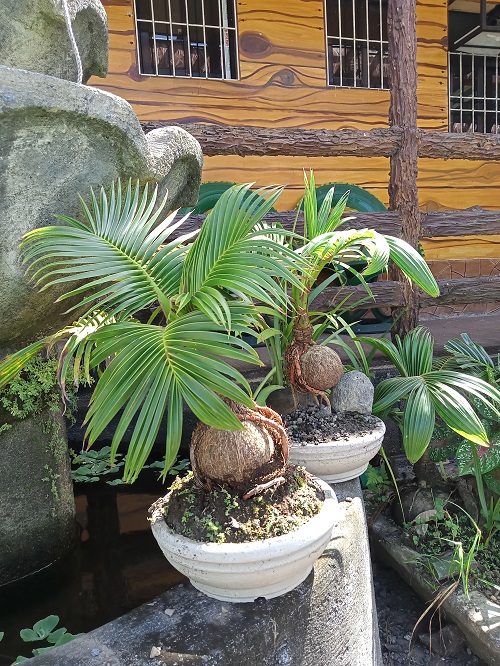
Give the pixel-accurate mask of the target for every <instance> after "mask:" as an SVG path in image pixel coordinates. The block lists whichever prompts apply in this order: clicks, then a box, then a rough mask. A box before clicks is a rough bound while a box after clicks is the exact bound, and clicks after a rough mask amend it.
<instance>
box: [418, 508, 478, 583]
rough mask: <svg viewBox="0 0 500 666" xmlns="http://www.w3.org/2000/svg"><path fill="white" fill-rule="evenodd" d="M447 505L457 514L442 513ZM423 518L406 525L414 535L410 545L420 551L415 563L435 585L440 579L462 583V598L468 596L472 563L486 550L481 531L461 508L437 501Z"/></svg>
mask: <svg viewBox="0 0 500 666" xmlns="http://www.w3.org/2000/svg"><path fill="white" fill-rule="evenodd" d="M446 504H447V505H449V506H452V507H454V508H455V509H456V510H458V514H456V515H451V514H450V513H449V512H448V511H447V510H446V509H445V505H446ZM426 514H427V515H425V516H424V517H421V518H419V517H417V518H416V519H415V520H414V521H413V522H412V523H411V524H409V525H407V529H409V530H410V532H412V533H413V536H412V540H413V543H414V545H415V546H417V547H418V549H419V558H418V562H419V563H420V564H421V565H423V566H425V567H426V568H427V570H428V571H429V572H430V573H431V574H432V575H433V577H434V578H435V580H436V581H437V582H438V583H439V582H440V581H441V580H443V579H454V580H455V584H456V586H458V585H459V584H460V583H461V585H462V589H463V590H464V592H465V594H467V595H469V581H470V578H471V575H472V570H473V563H474V561H475V560H476V558H477V557H478V555H480V553H481V550H482V549H483V547H486V544H483V542H482V532H481V530H480V529H479V527H478V525H477V524H476V522H475V521H474V520H473V518H472V516H470V514H469V513H467V511H465V510H464V509H463V508H462V507H461V506H459V505H458V504H455V503H454V502H451V501H448V502H444V500H442V499H441V498H438V497H436V498H435V510H434V511H427V512H426ZM460 516H462V517H463V520H461V519H460ZM471 532H472V533H471Z"/></svg>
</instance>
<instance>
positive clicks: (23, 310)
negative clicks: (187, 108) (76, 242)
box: [0, 0, 203, 585]
mask: <svg viewBox="0 0 500 666" xmlns="http://www.w3.org/2000/svg"><path fill="white" fill-rule="evenodd" d="M107 52H108V35H107V19H106V13H105V11H104V8H103V6H102V5H101V3H100V2H99V1H98V0H2V3H1V5H0V190H1V194H0V358H1V357H2V356H4V355H5V354H6V353H9V352H12V351H14V350H16V349H18V348H20V347H21V346H22V345H24V344H25V343H27V342H30V341H32V340H33V339H35V338H38V337H39V336H40V335H46V334H50V333H51V332H53V331H55V330H57V329H59V328H61V327H62V326H64V325H65V324H66V323H69V322H70V321H71V319H72V318H73V316H74V315H71V314H69V315H68V314H64V312H65V311H66V310H67V308H68V303H67V302H65V303H63V304H54V301H55V299H56V298H57V296H58V293H57V291H55V290H54V289H50V290H47V291H46V292H41V293H40V292H37V291H36V290H34V289H33V288H32V286H31V285H29V284H28V282H27V280H26V279H25V276H24V270H23V268H22V266H21V265H20V263H19V257H18V246H19V242H20V240H21V237H22V236H23V235H24V234H25V233H26V232H28V231H30V230H32V229H35V228H37V227H41V226H45V225H51V224H57V223H58V221H57V220H56V218H55V217H54V215H56V214H65V215H70V216H76V217H78V216H79V214H80V203H79V199H78V195H79V194H81V195H82V196H83V197H84V198H87V197H88V196H89V193H90V188H91V187H93V188H99V187H100V186H104V187H107V186H109V185H110V183H111V182H112V181H113V180H115V179H116V178H117V177H121V178H122V179H125V180H126V179H128V178H133V179H140V181H141V182H143V183H146V182H152V183H158V185H159V193H160V200H161V198H162V197H163V196H164V195H165V192H166V191H167V190H168V201H167V206H169V207H170V208H178V207H181V206H187V205H190V204H193V203H195V202H196V199H197V193H198V188H199V184H200V180H201V169H202V162H203V158H202V153H201V149H200V146H199V144H198V143H197V141H196V140H195V139H194V138H193V137H191V135H189V134H188V133H187V132H185V131H184V130H182V129H180V128H176V127H170V128H162V129H160V130H155V131H153V132H150V133H149V134H148V135H144V133H143V131H142V129H141V126H140V124H139V121H138V119H137V117H136V115H135V113H134V111H133V110H132V107H131V106H130V105H129V104H128V103H127V102H126V101H125V100H123V99H121V98H119V97H116V96H115V95H111V94H109V93H106V92H103V91H100V90H96V89H94V88H91V87H87V86H85V85H82V84H81V83H78V82H77V81H79V80H81V81H83V82H86V81H87V80H88V79H89V77H90V76H91V75H93V74H95V75H98V76H105V75H106V71H107ZM0 416H1V414H0ZM44 419H48V422H46V421H44ZM54 419H56V421H57V423H56V422H55V421H54ZM47 423H48V424H49V426H50V427H54V428H55V427H57V429H58V432H59V433H60V436H61V437H62V438H63V439H64V438H65V434H64V425H63V422H62V419H61V416H60V415H58V416H57V417H55V416H54V415H53V414H52V415H51V414H46V415H44V416H43V418H40V417H37V422H36V423H34V422H32V420H30V419H26V420H25V421H19V422H17V423H15V424H12V427H10V428H9V429H8V430H6V431H5V432H2V431H1V429H0V475H1V478H2V483H1V484H0V516H2V518H1V519H0V522H1V521H3V522H2V525H1V527H0V585H1V584H2V583H5V582H8V581H10V580H14V579H16V578H20V577H22V576H23V575H26V574H29V573H30V572H32V571H34V570H36V569H39V568H41V567H42V566H45V565H47V564H49V563H50V562H51V561H52V560H54V559H56V557H57V556H58V554H59V553H60V552H62V551H63V550H64V547H65V546H66V547H67V546H68V544H69V543H70V542H71V541H72V540H73V537H74V529H73V527H74V525H73V520H74V504H73V501H72V486H71V479H70V476H69V465H68V457H67V453H65V454H64V455H61V448H60V447H59V448H58V449H57V450H58V454H57V456H56V455H55V454H54V451H53V450H52V449H51V447H48V446H46V442H44V436H43V429H44V428H46V427H49V426H47ZM1 425H2V423H1V422H0V427H1ZM37 433H38V436H37ZM45 439H46V438H45ZM52 448H53V447H52ZM44 466H48V467H49V468H50V470H52V480H53V481H54V484H55V486H56V487H57V488H56V491H55V493H51V492H50V489H49V485H50V484H48V483H47V482H46V481H43V480H42V478H47V475H46V474H45V476H44V474H43V472H42V471H41V470H42V468H43V467H44ZM20 468H22V469H23V473H22V474H20V473H19V470H20ZM9 480H10V481H9ZM28 482H29V485H30V488H29V491H26V493H23V492H20V490H19V484H23V483H28ZM23 494H24V495H25V499H24V502H25V504H24V505H23V502H22V501H19V500H20V498H22V497H23ZM56 496H57V497H56ZM7 515H8V516H9V518H8V520H7V519H6V516H7ZM20 524H22V525H23V530H24V532H23V536H22V535H21V530H20V529H19V525H20ZM51 541H52V542H53V543H54V544H55V545H53V546H51V545H50V542H51ZM33 543H36V548H34V547H33Z"/></svg>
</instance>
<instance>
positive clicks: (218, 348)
mask: <svg viewBox="0 0 500 666" xmlns="http://www.w3.org/2000/svg"><path fill="white" fill-rule="evenodd" d="M280 191H281V190H280V189H279V188H267V189H264V190H260V191H259V192H256V193H254V192H251V191H250V186H248V185H243V186H236V187H234V188H232V189H231V190H229V191H227V192H225V193H224V194H223V195H222V197H221V198H220V200H219V202H218V203H217V205H216V206H215V207H214V209H213V210H212V212H211V213H210V214H209V215H208V216H207V218H206V220H205V222H204V224H203V226H202V228H201V230H200V232H199V234H198V235H197V237H196V238H195V239H194V240H193V238H194V236H195V234H196V232H193V233H190V234H185V235H180V236H175V234H174V232H176V231H177V229H179V228H180V227H181V226H182V223H183V221H184V220H185V219H186V218H183V219H182V220H181V221H178V222H176V221H175V213H173V214H171V215H169V216H167V217H166V218H165V219H162V217H161V212H162V206H161V205H160V206H157V202H156V191H155V192H154V193H153V194H152V196H149V195H148V188H147V186H146V187H145V188H144V191H143V193H142V195H141V194H140V189H139V184H136V185H135V187H133V186H132V184H131V183H130V182H129V183H128V185H127V186H126V187H125V188H123V192H122V187H121V184H120V182H117V183H115V184H114V185H113V186H112V187H111V189H110V192H109V195H108V194H106V193H105V192H104V190H101V193H100V196H99V197H96V196H95V195H94V193H93V192H92V196H91V203H90V205H89V206H87V205H86V204H85V202H84V201H83V200H82V207H83V212H84V218H85V220H84V221H83V222H82V221H79V220H76V219H72V218H68V217H61V222H62V224H61V225H59V226H51V227H45V228H42V229H37V230H35V231H32V232H30V233H28V234H27V235H26V236H25V237H24V239H23V241H22V244H21V255H22V258H23V261H24V262H25V263H26V264H27V265H28V267H29V268H28V270H29V272H30V275H31V279H32V281H33V282H34V283H35V284H36V285H38V286H39V287H40V288H42V289H46V288H49V287H51V286H52V285H56V284H57V285H63V286H64V285H67V288H68V290H67V291H66V293H64V295H63V296H62V297H61V299H67V298H70V297H71V298H75V297H78V299H79V302H78V304H77V306H75V307H74V308H73V309H75V310H76V309H78V311H79V312H82V311H83V314H81V316H80V318H79V319H78V321H77V322H76V323H75V325H74V326H72V327H70V328H66V329H64V330H61V331H59V332H58V333H56V334H55V335H53V336H50V337H49V338H45V339H43V340H40V341H38V342H36V343H33V344H32V345H30V346H29V347H27V348H25V349H23V350H21V351H20V352H18V353H16V354H13V355H11V356H10V357H8V358H7V359H5V360H4V361H3V362H2V363H1V364H0V388H1V387H2V386H5V384H6V383H7V382H9V381H10V379H12V377H13V376H15V374H16V373H18V372H19V371H20V370H21V369H22V367H23V366H24V364H25V363H26V362H27V360H28V359H29V358H31V357H32V356H33V355H34V354H36V353H37V352H39V351H40V350H41V349H43V348H44V347H45V346H47V345H53V344H54V343H55V342H56V341H58V340H66V342H65V345H64V348H63V351H62V353H61V356H60V363H59V378H60V382H61V385H62V387H63V389H64V385H65V383H66V382H68V381H71V380H73V381H77V378H78V376H79V373H80V372H81V371H83V372H84V373H85V374H86V375H87V376H89V373H91V372H92V371H98V372H99V378H98V381H97V383H96V385H95V389H94V391H93V395H92V399H91V403H90V407H89V410H88V413H87V416H86V420H85V422H86V425H87V429H86V441H87V444H88V446H91V445H92V444H93V443H94V442H95V441H96V440H97V438H98V437H99V435H100V434H101V433H102V432H103V430H104V428H105V427H106V426H107V425H108V424H109V423H110V421H111V420H112V419H113V418H114V417H116V416H119V421H118V425H117V427H116V431H115V434H114V437H113V440H112V443H111V459H112V461H113V460H114V459H115V458H116V455H117V450H118V446H119V444H120V441H121V440H122V438H123V435H124V433H125V431H126V430H127V428H129V426H131V425H132V426H133V432H132V436H131V439H130V444H129V446H128V454H127V456H126V464H125V467H124V479H125V480H126V481H133V480H135V479H136V478H137V475H138V474H139V472H140V470H141V469H142V467H143V466H144V465H145V463H146V461H147V458H148V455H149V454H150V452H151V449H152V446H153V443H154V442H155V439H156V437H157V435H158V432H159V429H160V425H161V423H162V420H163V417H164V413H165V411H167V412H168V418H167V428H166V458H165V469H164V474H166V473H167V471H168V469H169V468H170V466H171V465H172V463H173V461H174V459H175V456H176V454H177V451H178V449H179V446H180V441H181V434H182V423H183V403H186V404H187V405H188V407H189V408H190V409H191V410H192V411H193V412H194V414H195V415H196V416H197V417H198V418H199V419H200V421H201V422H202V423H203V424H204V425H203V428H202V429H199V430H198V431H197V435H196V438H195V441H196V446H195V447H194V459H193V467H194V470H195V473H196V474H197V476H198V479H199V482H200V483H202V484H205V485H210V482H211V480H213V481H217V482H218V483H227V484H229V485H231V484H233V485H239V484H243V485H245V484H246V485H247V486H248V484H250V483H254V482H255V481H256V480H257V479H258V478H259V475H258V470H259V469H261V468H262V467H263V464H264V463H266V464H267V463H269V461H271V463H270V464H269V465H268V466H267V473H268V475H271V476H272V475H273V474H277V473H278V472H279V470H280V469H281V468H282V467H283V465H284V464H285V462H286V459H287V439H286V434H285V432H284V430H283V427H282V425H281V421H280V419H279V417H278V416H277V415H275V414H274V413H272V412H271V411H270V410H267V409H265V408H260V407H257V405H256V404H255V402H254V401H253V399H252V394H251V390H250V386H249V384H248V382H247V381H246V379H245V378H244V377H243V375H242V374H241V373H240V372H239V371H238V370H236V369H235V367H234V364H233V365H231V362H234V361H238V362H248V363H253V364H259V363H260V361H259V358H258V355H257V353H256V352H255V350H254V349H252V348H251V347H250V346H249V345H248V344H247V343H246V342H245V341H244V340H243V339H242V337H241V335H242V334H244V333H247V334H255V331H257V332H258V333H259V332H260V331H262V329H263V327H264V322H263V314H269V315H270V316H279V315H280V312H281V311H283V310H284V309H286V306H287V296H286V291H285V292H283V290H282V289H280V288H279V286H278V281H279V280H283V281H285V282H287V283H288V282H289V283H291V284H292V285H294V286H295V287H298V286H299V278H298V277H297V275H295V274H294V273H293V272H292V270H295V271H296V270H297V262H299V264H300V265H301V266H303V265H304V263H305V262H304V261H303V260H302V259H301V258H300V257H298V256H297V255H296V254H295V253H294V252H292V250H290V249H289V248H288V247H287V245H286V243H283V242H279V240H280V239H281V238H282V237H283V236H285V235H286V234H285V232H283V231H282V230H276V229H273V230H272V234H271V233H270V232H268V231H267V230H266V229H264V228H263V227H262V225H260V226H259V223H260V221H261V219H262V217H263V216H264V215H265V214H266V213H267V212H268V211H269V210H270V209H271V207H272V206H273V204H274V203H275V201H276V199H277V198H278V196H279V194H280ZM155 207H156V208H155ZM186 217H187V216H186ZM75 284H76V285H77V286H75ZM254 300H258V301H259V302H260V306H259V308H258V309H257V308H256V307H255V305H254ZM154 307H156V309H154V312H152V315H151V317H150V319H149V321H148V323H141V322H140V321H138V320H137V319H136V318H135V316H134V315H135V314H136V313H138V312H139V311H143V310H145V309H148V308H149V309H150V310H151V309H152V308H154ZM265 334H267V335H269V334H272V331H271V332H270V331H267V332H266V333H263V334H262V335H265ZM104 366H105V367H104ZM71 368H73V369H72V370H71ZM103 368H104V369H103ZM245 426H249V427H246V428H245ZM224 431H230V432H229V433H226V432H224ZM243 440H245V441H243Z"/></svg>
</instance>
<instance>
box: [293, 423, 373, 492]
mask: <svg viewBox="0 0 500 666" xmlns="http://www.w3.org/2000/svg"><path fill="white" fill-rule="evenodd" d="M377 420H378V424H377V426H376V427H375V428H374V429H373V430H372V431H371V432H369V433H367V434H365V435H359V436H354V435H353V436H352V437H350V438H349V440H347V441H345V440H340V441H332V442H324V443H321V444H306V445H304V446H303V445H301V444H293V443H292V444H291V446H290V462H292V463H295V464H296V465H303V466H304V467H305V468H306V469H307V471H308V472H310V473H311V474H314V475H315V476H318V477H319V478H320V479H323V481H327V482H328V483H342V482H344V481H350V480H351V479H355V478H356V477H358V476H360V475H361V474H363V472H364V471H366V468H367V467H368V463H369V462H370V460H371V459H372V458H373V456H374V455H375V454H376V453H377V451H378V450H379V449H380V447H381V445H382V440H383V439H384V434H385V424H384V422H383V421H380V420H379V419H377Z"/></svg>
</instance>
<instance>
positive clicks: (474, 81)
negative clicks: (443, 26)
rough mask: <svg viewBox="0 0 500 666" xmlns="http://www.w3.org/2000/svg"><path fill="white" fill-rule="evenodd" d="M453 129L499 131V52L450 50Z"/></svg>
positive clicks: (451, 127)
mask: <svg viewBox="0 0 500 666" xmlns="http://www.w3.org/2000/svg"><path fill="white" fill-rule="evenodd" d="M448 60H449V62H448V71H449V73H450V81H449V93H450V103H449V109H450V132H482V133H487V134H500V62H499V56H493V55H491V56H490V55H480V54H479V55H478V54H473V53H449V54H448Z"/></svg>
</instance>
